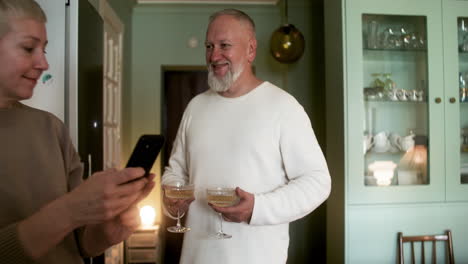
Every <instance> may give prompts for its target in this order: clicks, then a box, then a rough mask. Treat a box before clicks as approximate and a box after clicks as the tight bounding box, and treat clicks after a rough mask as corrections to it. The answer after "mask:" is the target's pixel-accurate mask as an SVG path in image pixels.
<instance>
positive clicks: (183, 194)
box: [163, 184, 195, 233]
mask: <svg viewBox="0 0 468 264" xmlns="http://www.w3.org/2000/svg"><path fill="white" fill-rule="evenodd" d="M163 190H164V195H165V196H166V197H167V198H169V199H176V200H190V199H193V198H194V190H195V188H194V185H193V184H188V185H182V184H176V185H163ZM184 214H185V213H183V214H182V215H181V213H180V211H179V210H177V217H176V219H177V224H176V225H175V226H170V227H168V228H167V231H169V232H171V233H185V232H187V231H190V228H189V227H185V226H182V224H181V223H180V219H181V218H182V217H183V216H184Z"/></svg>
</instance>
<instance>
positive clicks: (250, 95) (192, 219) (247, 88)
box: [162, 9, 331, 264]
mask: <svg viewBox="0 0 468 264" xmlns="http://www.w3.org/2000/svg"><path fill="white" fill-rule="evenodd" d="M205 45H206V62H207V65H208V71H209V76H208V84H209V87H210V89H209V90H208V91H206V92H204V93H202V94H200V95H198V96H196V97H195V98H194V99H193V100H192V101H191V102H190V103H189V105H188V106H187V108H186V110H185V113H184V115H183V118H182V121H181V123H180V127H179V131H178V133H177V137H176V139H175V141H174V147H173V150H172V153H171V158H170V160H169V165H168V167H166V169H165V172H164V175H163V181H162V182H163V184H169V183H170V182H175V181H179V182H180V181H182V182H185V183H191V184H194V185H195V188H196V191H195V198H196V199H195V201H193V202H192V200H187V201H185V202H180V201H174V200H171V199H168V198H167V197H165V199H164V200H165V207H166V209H167V211H168V213H170V214H172V215H175V214H177V209H180V210H183V211H184V210H185V209H186V208H187V205H188V204H190V208H189V210H188V212H187V214H188V215H187V222H186V224H187V226H189V227H190V228H191V231H189V232H188V233H186V234H185V237H184V242H183V248H182V257H181V263H190V264H193V263H197V264H211V263H227V264H230V263H235V264H239V263H242V264H246V263H252V264H259V263H268V264H272V263H286V260H287V253H288V245H289V233H288V229H289V222H291V221H294V220H297V219H299V218H301V217H304V216H305V215H307V214H309V213H310V212H312V211H313V210H314V209H315V208H317V207H318V206H319V205H320V204H321V203H323V202H324V201H325V200H326V199H327V197H328V195H329V193H330V188H331V187H330V186H331V181H330V175H329V172H328V168H327V164H326V161H325V158H324V156H323V153H322V151H321V149H320V147H319V145H318V143H317V140H316V138H315V135H314V132H313V130H312V127H311V123H310V120H309V118H308V116H307V114H306V113H305V111H304V109H303V108H302V106H301V105H300V104H299V103H298V102H297V101H296V100H295V99H294V98H293V97H292V96H291V95H289V94H288V93H286V92H285V91H283V90H282V89H280V88H278V87H276V86H275V85H273V84H271V83H269V82H267V81H262V80H260V79H259V78H257V77H256V76H255V75H254V73H253V71H252V63H253V61H254V59H255V56H256V49H257V40H256V38H255V24H254V22H253V21H252V19H251V18H250V17H249V16H248V15H246V14H245V13H243V12H241V11H239V10H234V9H227V10H222V11H219V12H217V13H215V14H213V15H212V16H211V17H210V20H209V25H208V30H207V33H206V43H205ZM211 186H230V187H236V194H237V196H238V197H239V199H240V202H239V203H238V204H236V205H234V206H230V207H217V206H214V205H213V204H208V202H207V199H206V194H205V190H206V188H207V187H211ZM217 213H221V214H222V216H223V218H224V220H225V221H224V223H223V229H224V231H225V232H226V233H228V234H231V235H232V238H229V239H216V238H214V237H213V234H214V233H215V232H216V230H217V229H218V225H219V222H218V218H217Z"/></svg>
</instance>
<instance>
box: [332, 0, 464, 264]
mask: <svg viewBox="0 0 468 264" xmlns="http://www.w3.org/2000/svg"><path fill="white" fill-rule="evenodd" d="M324 11H325V50H326V55H325V56H326V86H327V88H326V89H327V116H328V118H327V148H326V155H327V160H328V163H329V167H330V171H331V174H332V180H333V188H332V194H331V196H330V199H329V200H328V202H327V212H328V214H327V229H328V230H327V240H328V242H327V248H328V252H329V254H327V256H328V261H329V263H338V262H344V263H395V261H396V252H397V251H396V250H397V249H396V234H397V232H398V231H402V232H405V233H409V234H411V233H413V234H421V233H442V232H443V231H444V230H445V229H452V232H453V233H454V244H455V256H456V259H457V262H464V261H465V262H468V253H467V252H466V250H465V251H464V250H463V247H462V246H463V245H466V244H468V228H466V227H465V226H464V223H465V222H466V219H468V29H467V28H468V1H455V0H409V1H408V0H393V1H383V0H327V1H325V9H324ZM457 249H458V250H457ZM338 253H340V254H338ZM442 255H443V254H442Z"/></svg>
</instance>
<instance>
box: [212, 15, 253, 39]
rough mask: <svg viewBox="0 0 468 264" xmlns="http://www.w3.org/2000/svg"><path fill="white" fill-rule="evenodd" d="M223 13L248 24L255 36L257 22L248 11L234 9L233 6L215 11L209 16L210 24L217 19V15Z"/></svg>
mask: <svg viewBox="0 0 468 264" xmlns="http://www.w3.org/2000/svg"><path fill="white" fill-rule="evenodd" d="M223 15H229V16H233V17H234V18H236V19H237V20H239V21H240V22H242V23H245V24H247V26H248V27H249V28H250V30H251V31H252V33H253V35H254V36H255V22H254V21H253V19H252V18H251V17H250V16H249V15H247V14H246V13H244V12H242V11H240V10H238V9H233V8H231V9H223V10H221V11H218V12H216V13H213V14H212V15H211V16H210V18H209V24H211V22H213V20H215V19H216V18H217V17H219V16H223Z"/></svg>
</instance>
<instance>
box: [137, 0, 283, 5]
mask: <svg viewBox="0 0 468 264" xmlns="http://www.w3.org/2000/svg"><path fill="white" fill-rule="evenodd" d="M278 1H279V0H136V2H137V4H236V5H276V3H278Z"/></svg>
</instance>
